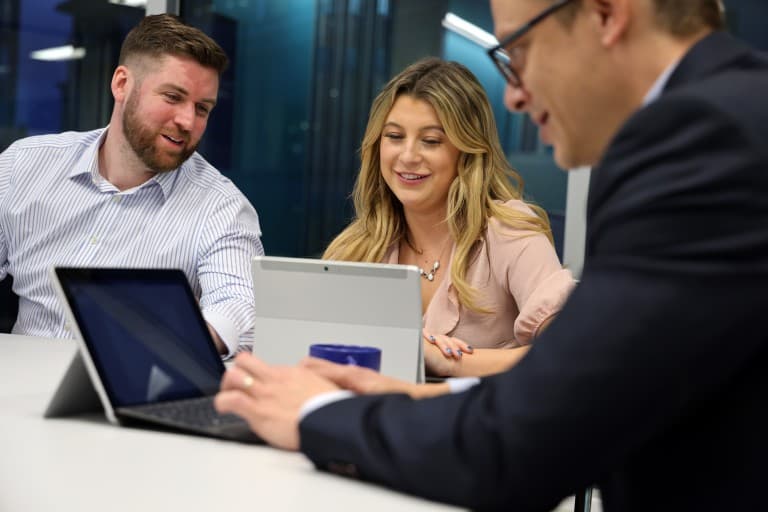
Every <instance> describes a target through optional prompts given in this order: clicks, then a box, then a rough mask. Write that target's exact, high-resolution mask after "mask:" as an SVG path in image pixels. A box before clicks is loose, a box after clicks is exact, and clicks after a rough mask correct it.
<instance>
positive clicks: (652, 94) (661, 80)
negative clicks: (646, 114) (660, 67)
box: [643, 61, 680, 106]
mask: <svg viewBox="0 0 768 512" xmlns="http://www.w3.org/2000/svg"><path fill="white" fill-rule="evenodd" d="M679 62H680V61H675V62H673V63H672V64H670V65H669V66H667V69H665V70H664V71H662V73H661V74H660V75H659V77H658V78H657V79H656V81H655V82H654V83H653V85H652V86H651V88H650V90H649V91H648V92H647V93H646V95H645V98H643V106H645V105H648V104H649V103H651V102H653V101H655V100H657V99H658V98H659V96H661V93H662V91H664V87H665V86H666V85H667V82H668V81H669V77H670V76H671V75H672V73H673V72H674V71H675V69H676V68H677V64H678V63H679Z"/></svg>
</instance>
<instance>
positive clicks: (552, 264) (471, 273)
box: [383, 200, 574, 348]
mask: <svg viewBox="0 0 768 512" xmlns="http://www.w3.org/2000/svg"><path fill="white" fill-rule="evenodd" d="M506 206H508V207H511V208H514V209H517V210H520V211H525V212H528V213H531V214H532V215H533V212H532V211H531V210H530V209H529V208H528V206H526V204H525V203H524V202H522V201H519V200H512V201H508V202H507V203H506ZM488 224H489V226H488V229H487V230H486V232H485V237H484V239H483V240H479V241H478V242H477V243H476V244H475V248H474V249H473V251H474V254H473V255H472V263H471V264H470V267H469V270H468V272H467V281H468V282H469V284H470V285H471V286H472V287H474V288H475V289H476V290H477V291H478V302H477V303H478V305H479V306H481V307H483V308H486V309H491V310H493V311H494V312H495V313H493V314H482V313H476V312H474V311H472V310H470V309H467V308H465V307H463V306H459V303H458V295H457V293H456V290H455V288H454V286H453V283H452V282H451V279H450V271H451V261H450V260H452V259H453V250H454V247H452V248H451V256H450V259H449V261H448V266H447V267H446V270H445V274H444V279H443V281H442V283H440V286H439V287H438V288H437V290H435V294H434V296H433V297H432V302H430V304H429V307H428V308H427V311H426V313H425V314H424V317H423V324H424V327H425V328H426V330H427V332H429V333H433V334H445V335H448V336H453V337H456V338H459V339H461V340H463V341H466V342H467V343H469V344H470V345H472V347H474V348H510V347H517V346H520V345H528V344H530V342H531V340H532V338H534V337H535V336H536V335H537V333H538V329H539V327H540V326H541V324H542V323H543V322H544V321H545V320H546V319H548V318H549V317H551V316H552V315H554V314H555V313H557V312H558V311H560V308H562V306H563V304H564V303H565V300H566V298H567V297H568V295H569V294H570V292H571V290H572V289H573V287H574V280H573V276H572V275H571V272H570V271H569V270H566V269H563V268H562V266H561V264H560V261H559V260H558V259H557V254H556V253H555V249H554V247H552V244H551V243H550V242H549V240H548V239H547V237H546V236H544V235H543V234H535V235H527V236H525V235H524V233H525V231H522V230H519V229H512V228H510V227H509V226H507V225H505V224H502V223H501V222H499V221H498V220H496V219H491V220H490V222H489V223H488ZM521 235H524V236H521ZM398 258H399V247H398V244H393V245H392V247H391V248H390V249H389V250H388V251H387V253H386V254H385V255H384V259H383V262H384V263H398ZM440 270H441V271H443V269H442V268H441V269H440Z"/></svg>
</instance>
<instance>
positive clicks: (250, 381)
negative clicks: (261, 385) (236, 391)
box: [243, 375, 253, 389]
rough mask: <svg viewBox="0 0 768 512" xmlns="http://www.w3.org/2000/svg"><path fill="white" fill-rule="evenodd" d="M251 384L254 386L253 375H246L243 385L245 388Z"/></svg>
mask: <svg viewBox="0 0 768 512" xmlns="http://www.w3.org/2000/svg"><path fill="white" fill-rule="evenodd" d="M251 386H253V377H251V376H250V375H246V376H245V377H243V387H244V388H245V389H248V388H250V387H251Z"/></svg>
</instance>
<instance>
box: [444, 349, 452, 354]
mask: <svg viewBox="0 0 768 512" xmlns="http://www.w3.org/2000/svg"><path fill="white" fill-rule="evenodd" d="M445 353H446V354H448V355H451V354H453V352H452V351H451V349H450V348H447V349H445Z"/></svg>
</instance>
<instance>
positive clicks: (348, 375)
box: [301, 357, 450, 398]
mask: <svg viewBox="0 0 768 512" xmlns="http://www.w3.org/2000/svg"><path fill="white" fill-rule="evenodd" d="M301 365H302V366H304V367H305V368H309V369H310V370H312V371H313V372H315V373H317V374H318V375H321V376H323V377H325V378H326V379H328V380H330V381H331V382H333V383H334V384H336V385H337V386H339V387H341V388H344V389H348V390H350V391H353V392H355V393H357V394H359V395H363V394H376V393H406V394H408V395H410V396H411V397H412V398H428V397H432V396H437V395H442V394H444V393H448V392H449V391H450V389H449V387H448V385H447V384H421V385H419V384H413V383H410V382H405V381H402V380H398V379H394V378H392V377H387V376H385V375H382V374H380V373H378V372H375V371H373V370H371V369H370V368H364V367H362V366H355V365H349V364H346V365H345V364H336V363H331V362H330V361H326V360H324V359H317V358H315V357H307V358H305V359H304V360H303V361H302V362H301Z"/></svg>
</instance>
